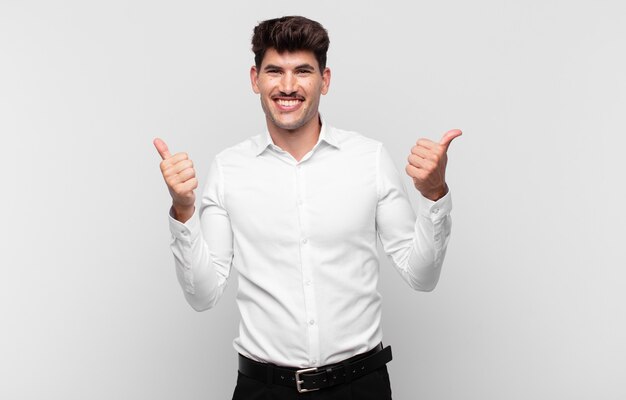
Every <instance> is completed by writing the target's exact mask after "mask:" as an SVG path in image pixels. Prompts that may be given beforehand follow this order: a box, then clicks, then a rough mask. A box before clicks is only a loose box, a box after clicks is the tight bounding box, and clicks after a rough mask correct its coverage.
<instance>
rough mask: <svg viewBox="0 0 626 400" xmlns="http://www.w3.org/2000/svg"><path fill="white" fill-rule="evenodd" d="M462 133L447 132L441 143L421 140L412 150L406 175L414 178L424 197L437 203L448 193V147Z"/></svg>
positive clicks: (455, 130) (414, 182) (456, 130)
mask: <svg viewBox="0 0 626 400" xmlns="http://www.w3.org/2000/svg"><path fill="white" fill-rule="evenodd" d="M461 134H462V132H461V131H460V130H458V129H453V130H451V131H448V132H446V133H445V134H444V135H443V137H442V138H441V140H440V141H439V143H436V142H433V141H432V140H428V139H419V140H418V141H417V143H416V144H415V146H413V147H412V148H411V154H410V155H409V158H408V161H409V163H408V165H407V166H406V173H407V174H408V175H409V176H410V177H411V178H413V184H414V185H415V189H417V190H419V192H420V193H421V194H422V196H424V197H426V198H427V199H430V200H432V201H437V200H439V199H440V198H442V197H443V196H445V195H446V193H448V186H447V185H446V164H447V162H448V156H447V154H446V153H447V152H448V147H450V143H451V142H452V140H454V139H455V138H456V137H459V136H461Z"/></svg>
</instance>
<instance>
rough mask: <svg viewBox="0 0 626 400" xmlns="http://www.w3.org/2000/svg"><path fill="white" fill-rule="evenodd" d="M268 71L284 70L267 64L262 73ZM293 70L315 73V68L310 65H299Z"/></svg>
mask: <svg viewBox="0 0 626 400" xmlns="http://www.w3.org/2000/svg"><path fill="white" fill-rule="evenodd" d="M270 69H278V70H282V69H284V68H282V67H279V66H278V65H274V64H267V65H266V66H265V68H263V70H264V71H267V70H270ZM294 69H306V70H309V71H315V67H314V66H312V65H311V64H300V65H298V66H296V67H295V68H294Z"/></svg>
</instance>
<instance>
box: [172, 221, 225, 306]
mask: <svg viewBox="0 0 626 400" xmlns="http://www.w3.org/2000/svg"><path fill="white" fill-rule="evenodd" d="M173 213H174V211H173V210H172V211H171V212H170V216H171V219H170V228H171V231H172V241H171V243H170V248H171V250H172V254H173V255H174V263H175V267H176V275H177V277H178V282H179V283H180V285H181V287H182V289H183V292H184V294H185V298H186V300H187V302H188V303H189V305H191V307H192V308H193V309H194V310H196V311H203V310H207V309H209V308H211V307H213V306H214V305H215V304H216V303H217V301H218V300H219V298H220V296H221V294H222V292H223V289H224V286H225V283H226V280H227V277H228V275H227V273H226V274H224V272H223V271H224V268H220V266H219V265H218V262H217V260H216V259H215V258H214V257H212V256H211V253H210V251H209V247H208V245H207V243H206V241H205V239H204V237H203V234H202V231H201V230H200V227H199V225H200V224H199V220H198V216H197V215H193V214H192V216H191V217H190V218H188V220H187V221H186V223H185V224H181V223H179V222H177V221H176V222H175V220H174V216H173ZM226 270H227V269H226Z"/></svg>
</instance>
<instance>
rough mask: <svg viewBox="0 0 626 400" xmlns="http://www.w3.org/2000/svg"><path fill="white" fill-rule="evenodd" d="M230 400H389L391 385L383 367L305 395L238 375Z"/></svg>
mask: <svg viewBox="0 0 626 400" xmlns="http://www.w3.org/2000/svg"><path fill="white" fill-rule="evenodd" d="M233 400H391V384H390V382H389V373H388V371H387V366H386V365H384V366H382V367H381V368H379V369H377V370H374V371H372V372H371V373H369V374H367V375H364V376H362V377H360V378H358V379H355V380H353V381H352V382H350V383H344V384H340V385H336V386H332V387H329V388H325V389H320V390H316V391H313V392H306V393H298V391H297V390H296V389H295V388H288V387H286V386H282V385H270V384H268V383H267V382H261V381H259V380H256V379H253V378H250V377H247V376H245V375H243V374H242V373H241V372H238V375H237V386H236V387H235V392H234V393H233Z"/></svg>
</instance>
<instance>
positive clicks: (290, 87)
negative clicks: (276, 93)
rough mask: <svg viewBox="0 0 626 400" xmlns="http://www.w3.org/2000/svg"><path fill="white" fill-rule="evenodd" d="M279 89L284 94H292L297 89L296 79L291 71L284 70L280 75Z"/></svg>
mask: <svg viewBox="0 0 626 400" xmlns="http://www.w3.org/2000/svg"><path fill="white" fill-rule="evenodd" d="M279 90H280V91H281V92H283V93H285V94H292V93H295V92H296V91H297V90H298V79H297V78H296V76H295V75H294V74H293V73H291V71H287V72H285V73H284V74H283V76H282V77H281V79H280V87H279Z"/></svg>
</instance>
